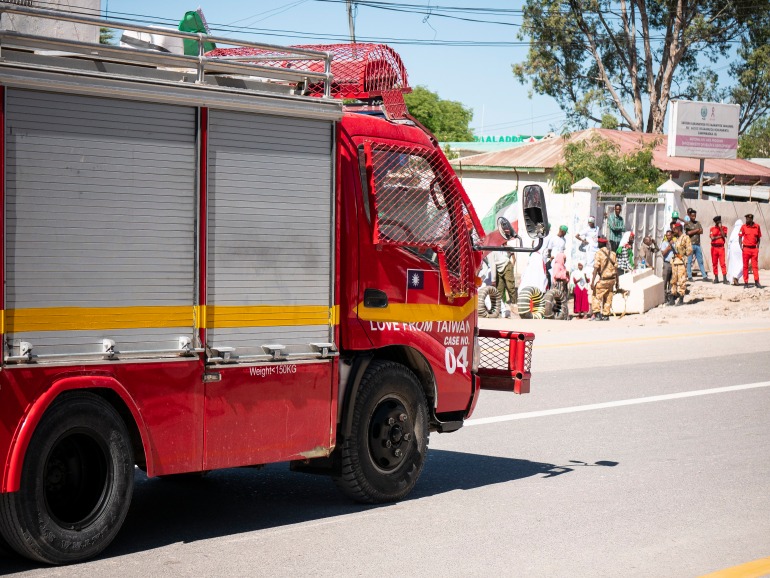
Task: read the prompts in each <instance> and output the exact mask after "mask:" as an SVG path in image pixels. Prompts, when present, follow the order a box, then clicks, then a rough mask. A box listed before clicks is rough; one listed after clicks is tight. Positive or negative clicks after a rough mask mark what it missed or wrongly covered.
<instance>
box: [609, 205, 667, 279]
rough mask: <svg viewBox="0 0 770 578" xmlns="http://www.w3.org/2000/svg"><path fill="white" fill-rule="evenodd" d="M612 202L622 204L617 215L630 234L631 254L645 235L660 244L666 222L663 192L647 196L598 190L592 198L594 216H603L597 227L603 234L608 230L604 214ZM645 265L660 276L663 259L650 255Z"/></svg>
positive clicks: (636, 251) (611, 209) (658, 255)
mask: <svg viewBox="0 0 770 578" xmlns="http://www.w3.org/2000/svg"><path fill="white" fill-rule="evenodd" d="M616 203H620V204H621V205H622V206H623V210H622V211H621V215H622V216H623V221H624V222H625V224H626V230H627V231H632V232H633V233H634V255H637V254H638V249H639V245H641V243H642V239H643V238H644V237H645V236H646V235H649V236H650V237H652V238H653V239H654V240H655V244H656V245H657V246H660V243H661V241H662V240H663V235H664V233H665V232H666V230H667V229H668V225H669V222H670V220H669V219H667V218H666V217H667V215H666V202H665V195H663V194H659V193H654V194H649V195H645V194H636V193H631V194H628V195H617V194H611V193H599V196H598V197H597V200H596V204H597V207H596V208H597V216H598V217H599V218H601V219H603V221H602V225H601V228H602V234H604V235H605V236H606V235H607V233H608V231H607V217H606V215H610V214H612V211H613V208H614V206H615V204H616ZM648 265H649V266H651V267H652V268H653V270H654V271H655V274H656V275H658V276H660V275H661V273H662V270H663V259H662V258H661V256H660V254H659V253H656V254H655V256H654V257H653V263H648Z"/></svg>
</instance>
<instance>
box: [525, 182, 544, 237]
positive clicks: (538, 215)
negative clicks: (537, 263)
mask: <svg viewBox="0 0 770 578" xmlns="http://www.w3.org/2000/svg"><path fill="white" fill-rule="evenodd" d="M547 222H548V211H546V208H545V193H544V192H543V188H542V187H541V186H540V185H527V186H526V187H524V226H525V227H526V228H527V234H528V235H529V236H530V237H532V238H533V239H542V238H543V237H545V234H546V233H545V224H546V223H547Z"/></svg>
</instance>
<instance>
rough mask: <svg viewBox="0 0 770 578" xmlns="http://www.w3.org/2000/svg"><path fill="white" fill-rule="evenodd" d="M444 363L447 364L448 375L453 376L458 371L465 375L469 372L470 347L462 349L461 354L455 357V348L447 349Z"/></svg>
mask: <svg viewBox="0 0 770 578" xmlns="http://www.w3.org/2000/svg"><path fill="white" fill-rule="evenodd" d="M444 362H445V363H446V371H447V373H448V374H450V375H451V374H453V373H454V372H455V371H457V370H458V369H460V370H462V372H463V373H467V372H468V346H467V345H466V346H465V347H461V348H460V352H459V353H458V354H457V355H456V356H455V349H454V347H447V348H446V351H445V352H444Z"/></svg>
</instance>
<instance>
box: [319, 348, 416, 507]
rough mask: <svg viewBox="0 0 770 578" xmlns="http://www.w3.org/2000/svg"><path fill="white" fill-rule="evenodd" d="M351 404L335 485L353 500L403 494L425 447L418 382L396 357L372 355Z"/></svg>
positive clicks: (379, 499)
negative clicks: (374, 358) (347, 430)
mask: <svg viewBox="0 0 770 578" xmlns="http://www.w3.org/2000/svg"><path fill="white" fill-rule="evenodd" d="M353 404H354V405H353V408H352V411H353V418H352V428H351V431H350V436H348V437H347V438H346V439H345V441H344V443H343V444H342V447H341V452H340V453H341V455H340V457H341V462H342V471H341V474H340V476H339V477H335V480H334V481H335V483H336V484H337V487H338V488H340V490H342V492H343V493H345V494H346V495H347V496H349V497H350V498H352V499H354V500H356V501H357V502H366V503H381V502H394V501H398V500H401V499H403V498H404V497H406V495H407V494H409V492H410V491H412V488H414V486H415V484H416V483H417V478H418V477H419V476H420V472H422V467H423V465H424V463H425V456H426V453H427V451H428V410H427V403H426V401H425V394H424V393H423V390H422V386H421V385H420V382H419V381H418V380H417V377H416V376H415V375H414V373H412V372H411V371H410V370H409V369H407V368H406V367H404V366H403V365H401V364H399V363H394V362H391V361H381V360H375V361H372V363H371V364H370V365H369V368H368V369H367V370H366V373H365V374H364V377H363V379H362V381H361V387H360V388H359V390H358V395H357V396H356V399H355V401H354V402H353Z"/></svg>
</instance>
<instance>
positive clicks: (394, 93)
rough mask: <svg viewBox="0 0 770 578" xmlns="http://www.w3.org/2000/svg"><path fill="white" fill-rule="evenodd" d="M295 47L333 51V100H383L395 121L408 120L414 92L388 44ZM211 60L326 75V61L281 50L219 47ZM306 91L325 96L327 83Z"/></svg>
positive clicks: (396, 54) (395, 53) (404, 68)
mask: <svg viewBox="0 0 770 578" xmlns="http://www.w3.org/2000/svg"><path fill="white" fill-rule="evenodd" d="M292 48H301V49H309V50H318V51H325V52H331V53H332V55H333V60H332V65H331V73H332V75H333V76H334V82H333V83H332V87H331V96H332V98H351V99H353V98H355V99H360V100H382V101H383V106H384V107H385V109H386V113H387V114H388V116H389V117H391V118H404V116H405V114H406V106H405V105H404V94H406V93H409V92H411V91H412V88H411V87H410V86H409V81H408V79H407V74H406V67H405V66H404V62H403V61H402V60H401V57H400V56H399V55H398V53H397V52H396V51H395V50H393V49H392V48H390V47H389V46H386V45H384V44H313V45H311V44H305V45H297V46H293V47H292ZM206 56H207V57H209V58H223V59H227V58H228V57H238V59H239V60H241V61H243V57H244V56H254V57H255V60H257V61H258V62H259V64H261V65H265V66H276V67H281V68H290V69H294V70H307V71H308V72H324V70H323V66H324V64H323V62H321V61H319V60H317V59H310V58H308V59H298V58H297V57H296V56H295V57H294V58H290V57H287V55H285V54H282V53H281V52H280V51H269V50H263V49H257V48H249V47H242V48H217V49H216V50H212V51H211V52H209V53H208V54H206ZM305 92H306V93H307V94H310V95H311V96H318V97H322V96H323V93H324V87H323V83H310V84H308V85H307V87H305Z"/></svg>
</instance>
